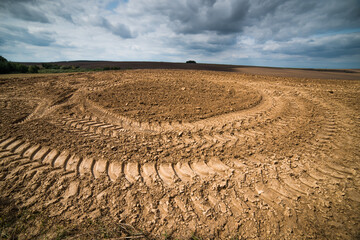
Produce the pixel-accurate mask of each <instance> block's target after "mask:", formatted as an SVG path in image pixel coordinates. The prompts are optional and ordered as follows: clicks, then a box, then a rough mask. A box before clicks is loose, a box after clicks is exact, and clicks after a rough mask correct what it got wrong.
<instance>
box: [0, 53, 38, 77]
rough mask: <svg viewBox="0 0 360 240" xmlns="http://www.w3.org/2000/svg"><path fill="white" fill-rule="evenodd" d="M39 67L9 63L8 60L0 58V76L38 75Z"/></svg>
mask: <svg viewBox="0 0 360 240" xmlns="http://www.w3.org/2000/svg"><path fill="white" fill-rule="evenodd" d="M38 70H39V67H38V66H35V65H32V66H26V65H24V64H20V63H14V62H9V61H8V60H7V59H6V58H4V57H2V56H0V74H7V73H37V71H38Z"/></svg>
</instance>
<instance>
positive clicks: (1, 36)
mask: <svg viewBox="0 0 360 240" xmlns="http://www.w3.org/2000/svg"><path fill="white" fill-rule="evenodd" d="M0 55H2V56H4V57H5V58H7V59H8V60H11V61H43V62H44V61H62V60H80V59H81V60H114V61H169V62H184V61H186V60H188V59H194V60H196V61H197V62H204V63H227V64H240V65H258V66H279V67H314V68H315V67H316V68H360V1H359V0H169V1H166V0H76V1H75V0H0Z"/></svg>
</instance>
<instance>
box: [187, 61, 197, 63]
mask: <svg viewBox="0 0 360 240" xmlns="http://www.w3.org/2000/svg"><path fill="white" fill-rule="evenodd" d="M186 63H196V62H195V61H194V60H188V61H186Z"/></svg>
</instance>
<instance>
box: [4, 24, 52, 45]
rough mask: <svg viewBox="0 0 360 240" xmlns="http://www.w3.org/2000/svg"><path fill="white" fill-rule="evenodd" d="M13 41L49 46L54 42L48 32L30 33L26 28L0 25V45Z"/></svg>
mask: <svg viewBox="0 0 360 240" xmlns="http://www.w3.org/2000/svg"><path fill="white" fill-rule="evenodd" d="M14 42H20V43H26V44H29V45H33V46H41V47H45V46H50V45H51V44H52V43H54V42H55V40H54V39H53V38H51V37H50V33H48V32H40V33H36V34H32V33H30V32H29V31H28V30H27V29H26V28H21V27H14V26H3V27H0V45H5V44H7V43H9V44H12V43H14Z"/></svg>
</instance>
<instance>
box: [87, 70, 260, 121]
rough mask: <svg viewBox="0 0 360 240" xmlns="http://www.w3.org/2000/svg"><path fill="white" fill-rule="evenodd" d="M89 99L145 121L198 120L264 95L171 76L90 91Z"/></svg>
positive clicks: (241, 106) (247, 105)
mask: <svg viewBox="0 0 360 240" xmlns="http://www.w3.org/2000/svg"><path fill="white" fill-rule="evenodd" d="M89 99H90V100H92V101H94V102H96V103H99V104H100V105H101V106H103V107H105V108H106V109H108V110H110V111H112V112H114V113H117V114H121V115H123V116H127V117H130V118H132V119H136V120H138V121H141V122H145V121H188V122H192V121H196V120H199V119H204V118H208V117H213V116H217V115H221V114H225V113H229V112H235V111H239V110H243V109H246V108H250V107H253V106H255V105H257V104H258V103H259V102H260V100H261V96H260V94H259V93H256V92H255V91H250V90H249V89H248V88H246V87H243V88H242V89H238V90H237V91H235V89H234V88H226V87H225V86H223V85H219V84H215V83H212V82H210V81H206V80H202V81H199V80H194V79H191V80H187V79H183V78H182V77H180V78H179V79H173V78H170V79H169V77H168V78H167V79H161V80H152V81H151V80H148V81H145V80H140V81H135V82H132V83H125V84H123V85H119V86H115V87H111V88H107V89H104V90H102V91H97V92H94V93H91V94H89Z"/></svg>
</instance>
